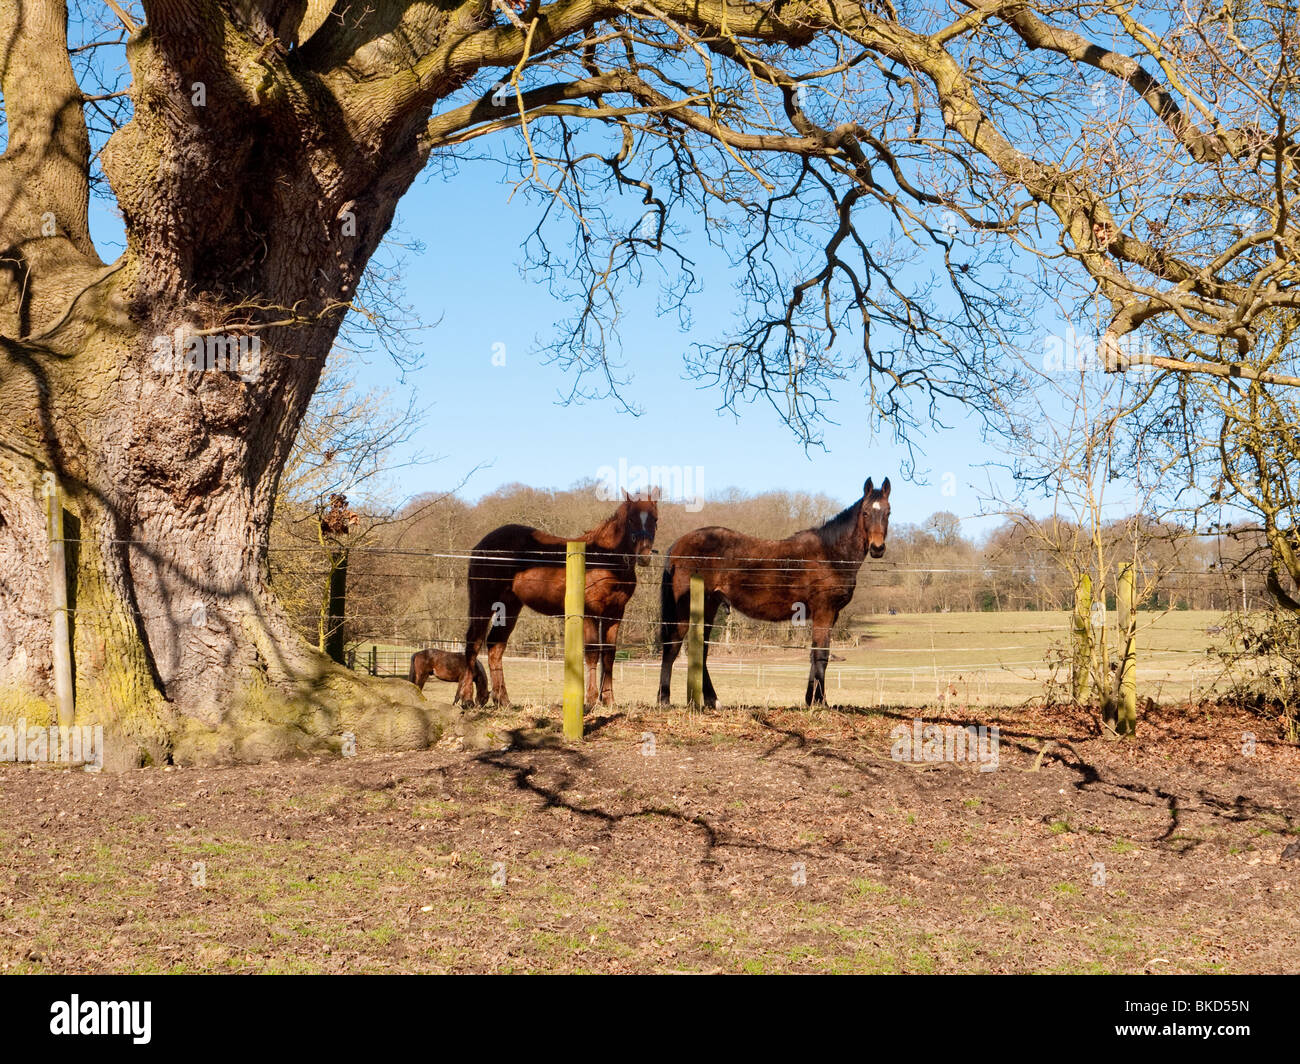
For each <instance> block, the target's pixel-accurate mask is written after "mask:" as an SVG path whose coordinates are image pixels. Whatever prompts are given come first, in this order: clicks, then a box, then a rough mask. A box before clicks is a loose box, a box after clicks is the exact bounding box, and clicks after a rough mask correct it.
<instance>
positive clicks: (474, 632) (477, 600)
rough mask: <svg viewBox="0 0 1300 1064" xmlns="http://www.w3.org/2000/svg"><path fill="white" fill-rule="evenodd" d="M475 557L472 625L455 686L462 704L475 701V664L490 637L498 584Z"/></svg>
mask: <svg viewBox="0 0 1300 1064" xmlns="http://www.w3.org/2000/svg"><path fill="white" fill-rule="evenodd" d="M475 561H476V560H471V561H470V563H469V577H468V584H469V627H468V628H467V629H466V631H465V671H464V672H463V673H461V676H460V685H459V686H458V687H457V688H456V701H457V703H459V704H460V705H462V706H468V705H472V704H473V703H472V701H471V699H472V698H473V695H472V694H471V692H472V690H473V687H474V666H475V665H477V664H478V655H479V651H481V650H482V649H483V642H484V640H485V639H486V638H487V634H488V625H490V624H491V623H492V616H493V611H492V607H491V605H490V604H491V602H492V601H493V599H495V598H496V594H495V592H496V590H497V588H498V586H499V585H498V584H497V583H496V582H495V581H492V582H491V583H490V585H489V581H488V580H487V579H486V578H485V577H484V576H483V574H482V572H481V571H478V570H476V569H475Z"/></svg>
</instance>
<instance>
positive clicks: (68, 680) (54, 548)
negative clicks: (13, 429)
mask: <svg viewBox="0 0 1300 1064" xmlns="http://www.w3.org/2000/svg"><path fill="white" fill-rule="evenodd" d="M43 487H44V491H45V524H46V529H47V531H48V532H49V536H50V542H49V558H50V628H51V633H50V634H51V647H52V664H53V666H54V701H55V708H56V711H57V713H58V718H59V720H58V723H59V726H60V727H61V728H71V727H72V721H73V715H74V710H73V694H72V643H71V640H70V638H69V624H68V562H67V552H66V550H65V548H64V543H63V490H62V489H61V488H60V487H59V482H58V480H57V479H56V478H55V476H54V474H53V473H51V472H47V473H46V474H45V476H44V484H43Z"/></svg>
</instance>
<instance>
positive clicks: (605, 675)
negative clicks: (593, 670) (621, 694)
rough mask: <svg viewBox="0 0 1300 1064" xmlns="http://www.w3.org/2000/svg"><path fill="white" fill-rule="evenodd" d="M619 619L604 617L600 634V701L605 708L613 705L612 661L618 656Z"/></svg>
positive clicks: (620, 618)
mask: <svg viewBox="0 0 1300 1064" xmlns="http://www.w3.org/2000/svg"><path fill="white" fill-rule="evenodd" d="M622 620H623V618H622V617H621V616H619V617H606V618H605V625H604V630H603V632H602V634H601V648H600V700H601V702H603V703H604V704H605V705H607V706H612V705H613V704H614V659H615V657H617V655H618V626H619V623H620V622H621V621H622Z"/></svg>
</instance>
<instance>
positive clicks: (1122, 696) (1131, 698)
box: [1115, 562, 1137, 735]
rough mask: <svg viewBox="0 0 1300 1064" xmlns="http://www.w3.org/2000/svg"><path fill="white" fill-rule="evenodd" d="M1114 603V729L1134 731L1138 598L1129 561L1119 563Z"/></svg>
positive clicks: (1135, 729) (1120, 732) (1121, 731)
mask: <svg viewBox="0 0 1300 1064" xmlns="http://www.w3.org/2000/svg"><path fill="white" fill-rule="evenodd" d="M1115 605H1116V607H1117V608H1118V610H1119V618H1118V619H1119V633H1120V639H1121V640H1122V641H1123V644H1124V645H1123V650H1122V652H1121V654H1120V660H1119V691H1118V694H1119V712H1118V715H1117V719H1116V722H1115V731H1116V732H1118V733H1119V734H1120V735H1133V734H1134V733H1135V732H1136V731H1137V602H1136V601H1135V595H1134V573H1133V566H1132V564H1131V563H1127V562H1126V563H1125V564H1123V565H1121V566H1120V567H1119V583H1118V585H1117V587H1116V593H1115Z"/></svg>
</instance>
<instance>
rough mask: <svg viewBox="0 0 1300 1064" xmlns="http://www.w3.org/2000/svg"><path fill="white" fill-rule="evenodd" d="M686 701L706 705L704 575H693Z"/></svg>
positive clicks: (688, 630) (696, 706)
mask: <svg viewBox="0 0 1300 1064" xmlns="http://www.w3.org/2000/svg"><path fill="white" fill-rule="evenodd" d="M686 702H687V704H688V705H691V706H694V707H695V708H696V709H700V708H702V707H703V705H704V577H702V576H692V577H691V619H690V626H689V627H688V628H687V629H686Z"/></svg>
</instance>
